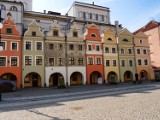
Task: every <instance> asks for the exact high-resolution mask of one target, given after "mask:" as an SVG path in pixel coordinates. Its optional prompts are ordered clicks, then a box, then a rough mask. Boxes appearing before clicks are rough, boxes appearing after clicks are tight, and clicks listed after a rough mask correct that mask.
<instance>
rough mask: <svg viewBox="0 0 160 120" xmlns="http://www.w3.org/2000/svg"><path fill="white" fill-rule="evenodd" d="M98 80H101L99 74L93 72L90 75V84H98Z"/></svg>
mask: <svg viewBox="0 0 160 120" xmlns="http://www.w3.org/2000/svg"><path fill="white" fill-rule="evenodd" d="M98 78H102V75H101V73H99V72H97V71H94V72H92V74H91V75H90V84H97V83H98Z"/></svg>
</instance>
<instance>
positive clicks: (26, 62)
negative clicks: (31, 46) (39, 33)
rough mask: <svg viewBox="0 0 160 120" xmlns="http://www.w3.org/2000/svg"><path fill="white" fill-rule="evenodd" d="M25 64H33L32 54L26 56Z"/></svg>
mask: <svg viewBox="0 0 160 120" xmlns="http://www.w3.org/2000/svg"><path fill="white" fill-rule="evenodd" d="M25 65H26V66H31V65H32V56H25Z"/></svg>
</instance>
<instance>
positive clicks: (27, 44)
mask: <svg viewBox="0 0 160 120" xmlns="http://www.w3.org/2000/svg"><path fill="white" fill-rule="evenodd" d="M31 43H32V42H31V41H26V43H25V48H26V50H31V45H32V44H31Z"/></svg>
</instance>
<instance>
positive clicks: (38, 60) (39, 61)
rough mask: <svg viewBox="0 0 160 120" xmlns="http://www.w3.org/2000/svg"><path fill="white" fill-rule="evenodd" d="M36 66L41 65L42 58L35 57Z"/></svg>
mask: <svg viewBox="0 0 160 120" xmlns="http://www.w3.org/2000/svg"><path fill="white" fill-rule="evenodd" d="M36 65H42V56H36Z"/></svg>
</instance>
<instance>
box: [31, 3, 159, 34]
mask: <svg viewBox="0 0 160 120" xmlns="http://www.w3.org/2000/svg"><path fill="white" fill-rule="evenodd" d="M77 1H79V2H86V3H92V2H94V3H95V4H96V5H100V6H105V7H109V8H110V11H111V13H110V16H111V23H112V24H114V21H115V20H118V21H119V23H120V24H122V26H123V27H125V28H127V29H128V30H130V31H131V32H134V31H135V30H137V29H139V28H140V27H142V26H144V25H146V24H147V23H148V22H149V21H150V20H156V21H159V22H160V0H77ZM73 2H74V0H33V11H37V12H43V10H47V11H55V12H61V13H62V15H65V13H66V12H67V11H68V9H69V8H70V7H71V5H72V3H73Z"/></svg>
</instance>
